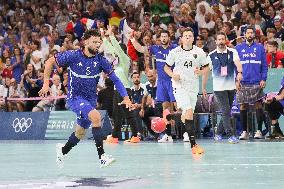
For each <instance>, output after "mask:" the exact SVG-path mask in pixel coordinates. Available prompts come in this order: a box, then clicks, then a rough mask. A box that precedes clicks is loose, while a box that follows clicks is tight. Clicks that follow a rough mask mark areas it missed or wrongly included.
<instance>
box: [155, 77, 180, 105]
mask: <svg viewBox="0 0 284 189" xmlns="http://www.w3.org/2000/svg"><path fill="white" fill-rule="evenodd" d="M156 96H157V102H175V101H176V99H175V96H174V93H173V86H172V81H171V80H168V81H167V80H160V81H159V80H158V82H157V93H156Z"/></svg>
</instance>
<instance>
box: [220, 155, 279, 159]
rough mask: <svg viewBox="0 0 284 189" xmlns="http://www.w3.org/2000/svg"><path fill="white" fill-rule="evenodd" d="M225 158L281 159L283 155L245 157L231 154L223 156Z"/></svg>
mask: <svg viewBox="0 0 284 189" xmlns="http://www.w3.org/2000/svg"><path fill="white" fill-rule="evenodd" d="M225 158H227V159H231V158H234V159H280V158H281V159H282V158H283V157H280V156H279V157H264V156H259V157H246V156H239V157H237V156H233V157H225Z"/></svg>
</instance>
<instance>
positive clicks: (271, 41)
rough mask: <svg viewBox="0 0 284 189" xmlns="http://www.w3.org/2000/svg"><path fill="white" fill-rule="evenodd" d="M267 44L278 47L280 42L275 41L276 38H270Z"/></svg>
mask: <svg viewBox="0 0 284 189" xmlns="http://www.w3.org/2000/svg"><path fill="white" fill-rule="evenodd" d="M267 45H272V46H274V47H276V48H278V43H277V41H275V40H269V41H268V42H267Z"/></svg>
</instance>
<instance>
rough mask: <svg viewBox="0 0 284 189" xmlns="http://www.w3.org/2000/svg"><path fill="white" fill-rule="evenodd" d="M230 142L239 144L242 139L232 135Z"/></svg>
mask: <svg viewBox="0 0 284 189" xmlns="http://www.w3.org/2000/svg"><path fill="white" fill-rule="evenodd" d="M228 142H229V143H231V144H237V143H239V142H240V141H239V139H237V137H235V136H231V137H229V138H228Z"/></svg>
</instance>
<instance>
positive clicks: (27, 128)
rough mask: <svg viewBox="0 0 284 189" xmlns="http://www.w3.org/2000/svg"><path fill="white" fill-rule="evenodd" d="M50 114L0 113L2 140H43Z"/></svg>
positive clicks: (0, 135) (0, 138)
mask: <svg viewBox="0 0 284 189" xmlns="http://www.w3.org/2000/svg"><path fill="white" fill-rule="evenodd" d="M48 117H49V112H0V120H1V122H0V128H1V131H0V140H43V139H44V136H45V132H46V128H47V121H48Z"/></svg>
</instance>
